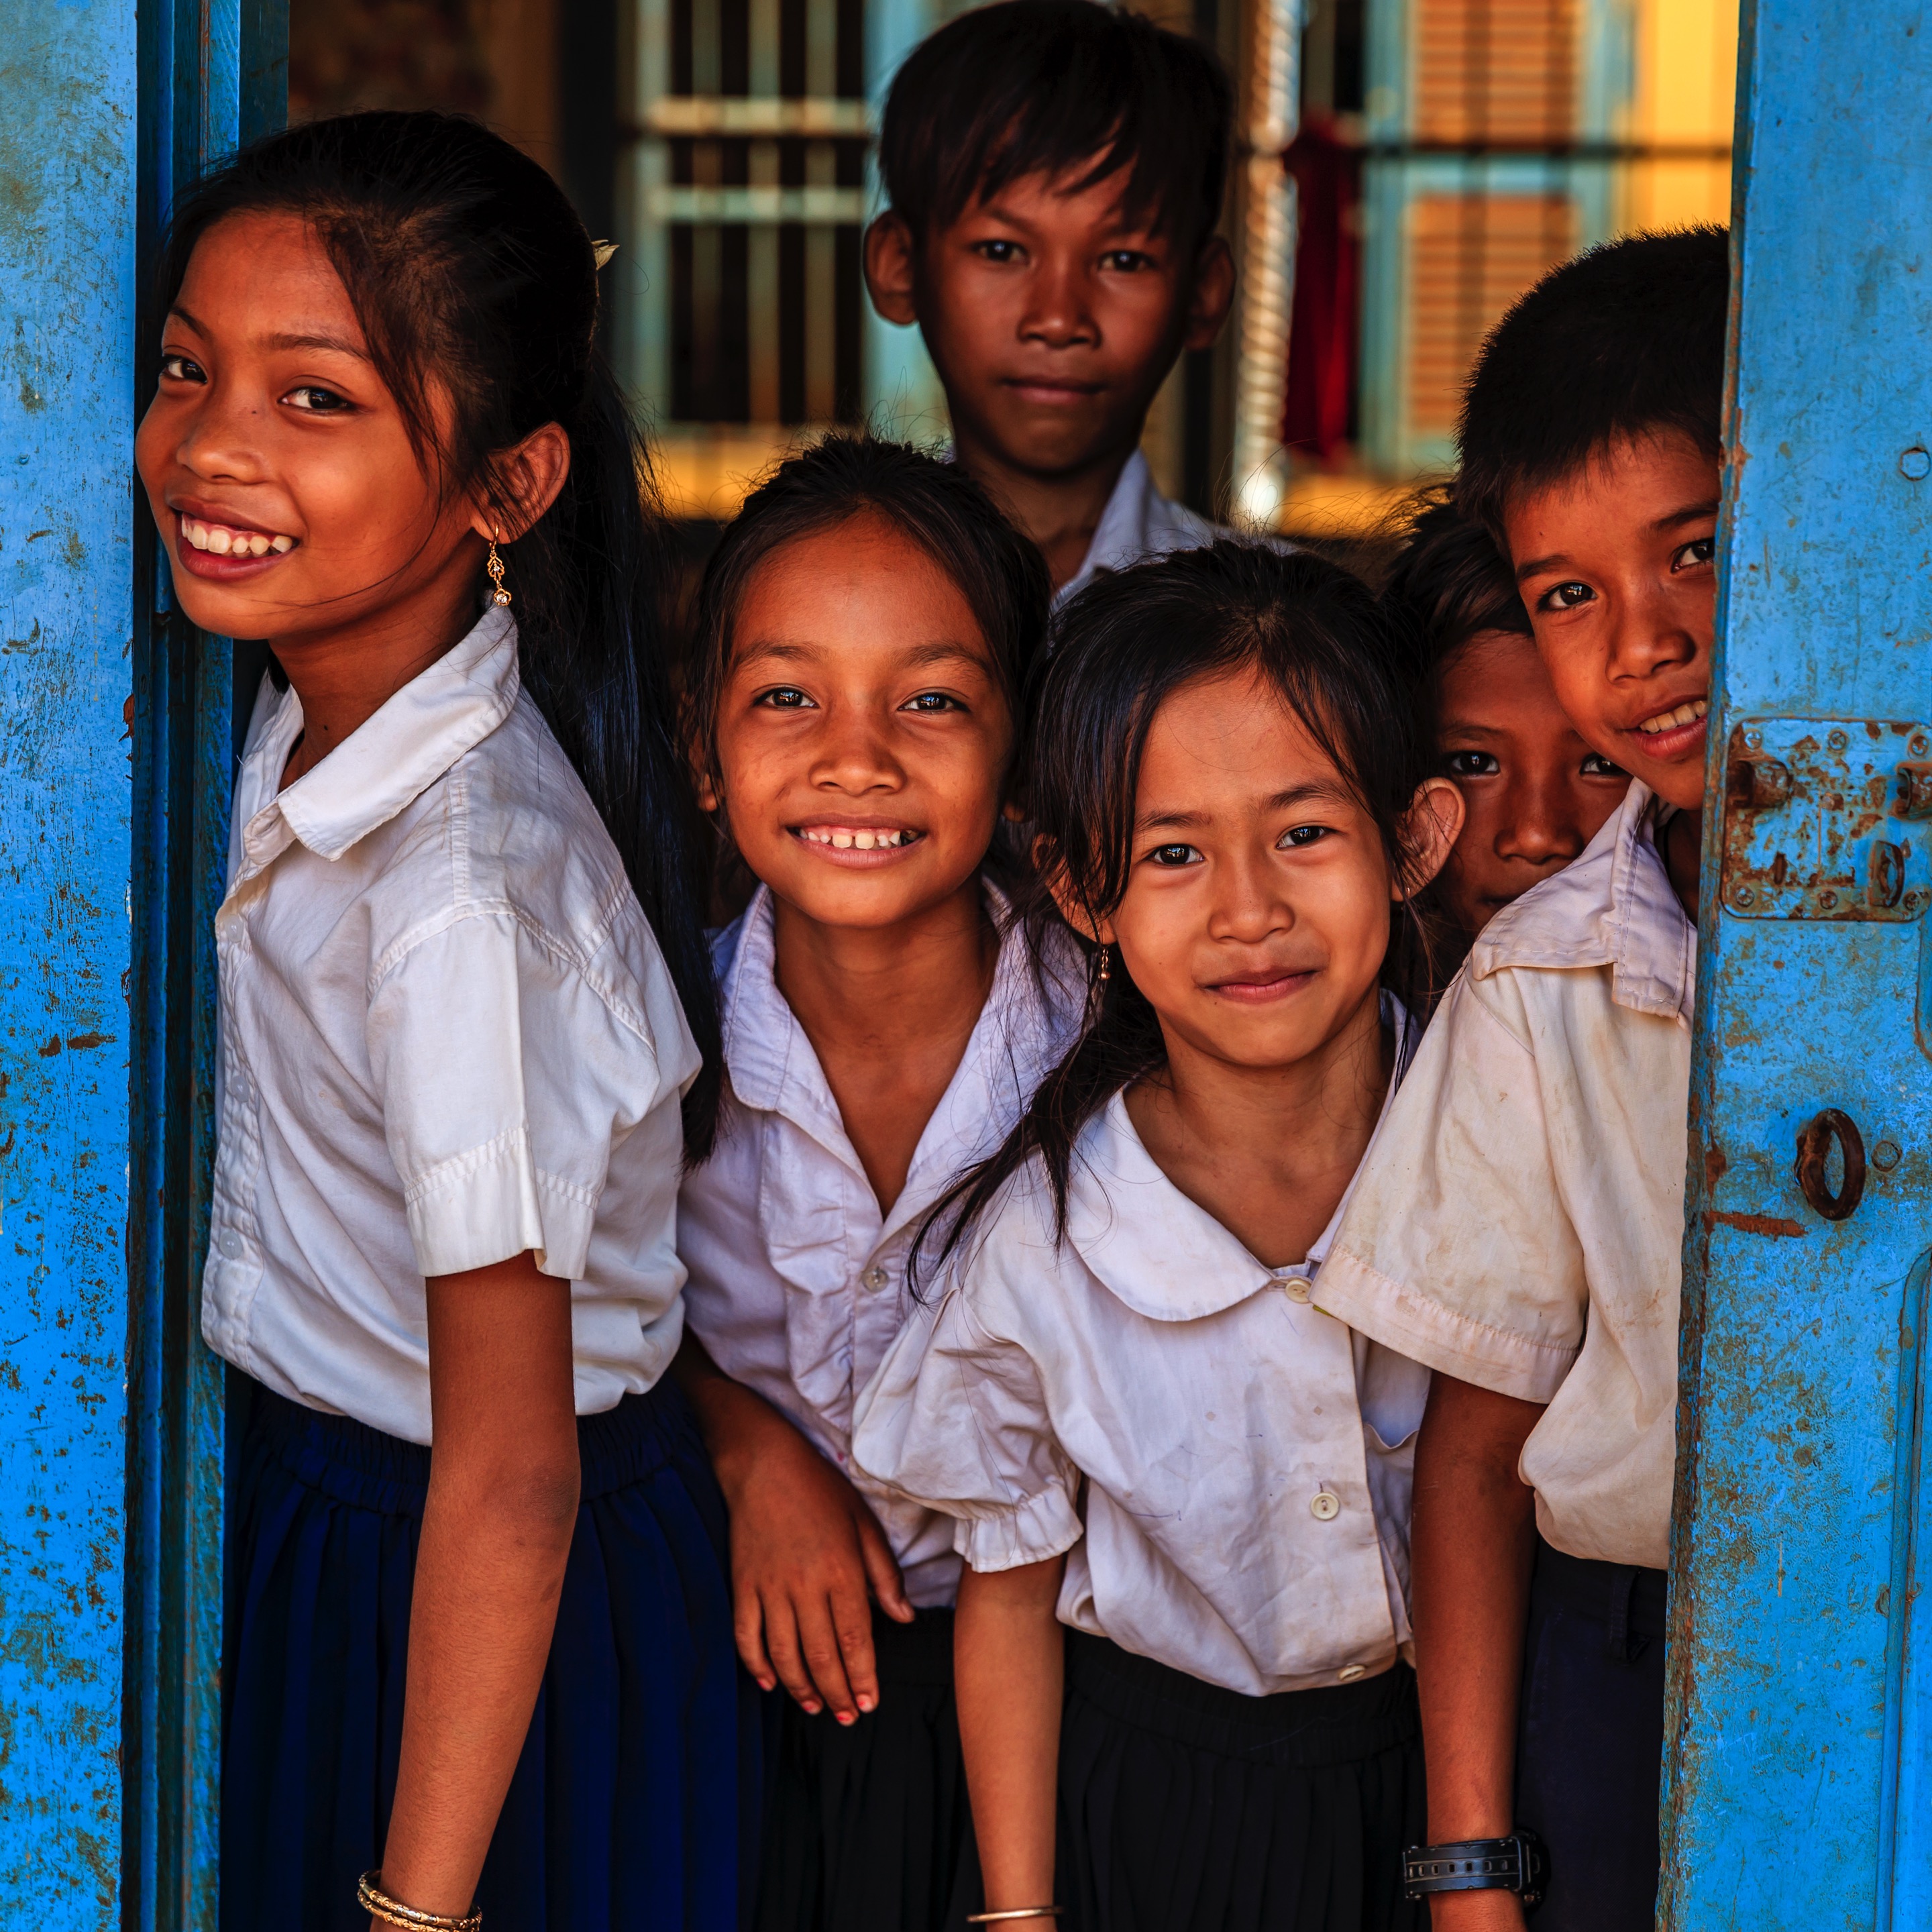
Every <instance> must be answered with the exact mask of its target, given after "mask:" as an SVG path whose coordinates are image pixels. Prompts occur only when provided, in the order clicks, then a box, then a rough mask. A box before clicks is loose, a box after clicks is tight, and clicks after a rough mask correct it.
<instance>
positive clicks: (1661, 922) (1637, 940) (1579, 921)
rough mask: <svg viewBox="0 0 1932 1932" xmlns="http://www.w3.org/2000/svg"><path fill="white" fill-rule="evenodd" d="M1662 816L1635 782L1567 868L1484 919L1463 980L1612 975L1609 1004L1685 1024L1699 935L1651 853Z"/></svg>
mask: <svg viewBox="0 0 1932 1932" xmlns="http://www.w3.org/2000/svg"><path fill="white" fill-rule="evenodd" d="M1668 817H1670V807H1669V806H1667V805H1665V804H1664V802H1663V801H1662V800H1661V799H1659V798H1658V796H1657V795H1656V793H1655V792H1653V791H1652V790H1650V789H1649V787H1647V786H1646V785H1644V784H1641V783H1640V781H1638V780H1637V779H1635V778H1633V779H1632V780H1631V788H1630V791H1629V793H1628V796H1626V797H1625V799H1624V802H1623V803H1622V805H1620V806H1619V807H1618V808H1617V810H1616V811H1615V812H1614V813H1613V814H1612V815H1611V816H1610V818H1609V819H1608V820H1607V821H1606V822H1605V823H1604V826H1603V829H1601V831H1600V832H1598V834H1597V835H1596V837H1595V838H1593V839H1592V840H1591V841H1590V843H1589V845H1588V846H1587V847H1586V848H1585V850H1584V851H1583V856H1581V857H1580V858H1579V859H1577V860H1576V861H1575V862H1574V863H1573V864H1571V865H1566V866H1565V868H1564V869H1563V870H1562V871H1560V872H1558V873H1556V874H1553V876H1552V877H1550V878H1547V879H1545V880H1544V881H1543V882H1542V883H1541V885H1537V886H1532V887H1531V888H1530V889H1529V891H1528V892H1525V893H1524V894H1523V896H1522V898H1520V899H1517V900H1516V901H1514V903H1512V904H1509V905H1507V906H1505V907H1504V908H1503V909H1502V911H1501V912H1499V913H1497V914H1496V917H1495V918H1494V919H1491V920H1490V922H1489V924H1488V925H1487V926H1485V927H1484V929H1483V931H1482V933H1481V936H1480V937H1479V938H1478V939H1477V941H1476V943H1475V945H1474V946H1473V947H1471V949H1470V951H1469V972H1470V974H1471V977H1473V978H1475V979H1478V980H1481V979H1487V977H1489V975H1490V974H1492V973H1499V972H1501V971H1503V970H1504V969H1505V968H1506V967H1511V966H1538V967H1556V968H1574V967H1590V966H1608V967H1610V968H1611V974H1610V997H1611V998H1612V999H1613V1001H1615V1002H1616V1004H1618V1005H1619V1006H1620V1007H1628V1008H1629V1009H1630V1010H1631V1011H1632V1012H1633V1013H1655V1014H1657V1015H1659V1016H1663V1017H1667V1018H1672V1019H1681V1020H1682V1022H1684V1023H1685V1025H1687V1026H1688V1025H1689V1024H1690V1021H1691V1007H1692V1005H1693V1003H1694V1000H1695V998H1696V995H1697V928H1696V927H1695V926H1693V925H1692V924H1691V922H1690V920H1689V919H1687V918H1686V917H1685V913H1684V908H1683V907H1682V905H1681V904H1679V902H1678V898H1677V894H1676V892H1675V890H1674V889H1673V888H1672V886H1671V883H1670V874H1668V873H1667V871H1665V869H1664V859H1663V856H1662V855H1661V853H1659V852H1658V849H1657V839H1656V829H1657V827H1658V826H1659V825H1661V823H1664V820H1666V819H1667V818H1668Z"/></svg>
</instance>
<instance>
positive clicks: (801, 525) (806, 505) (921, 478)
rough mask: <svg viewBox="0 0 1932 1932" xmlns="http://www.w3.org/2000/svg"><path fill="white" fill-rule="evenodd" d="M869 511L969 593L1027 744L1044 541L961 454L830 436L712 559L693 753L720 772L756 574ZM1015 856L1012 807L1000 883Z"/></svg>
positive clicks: (692, 676)
mask: <svg viewBox="0 0 1932 1932" xmlns="http://www.w3.org/2000/svg"><path fill="white" fill-rule="evenodd" d="M863 516H873V517H879V518H880V519H881V520H883V521H884V522H886V523H889V524H890V525H891V526H892V528H893V529H895V530H897V531H898V532H899V534H900V535H901V536H903V537H904V538H906V539H907V541H909V542H910V543H912V544H916V546H917V547H919V549H920V550H923V551H924V552H925V553H926V555H927V556H929V557H930V558H931V559H932V561H933V562H934V563H935V564H936V565H938V567H939V568H940V569H941V571H944V573H945V574H946V575H947V577H949V578H950V579H951V580H952V582H953V586H954V587H955V588H956V589H957V590H958V591H959V594H960V595H961V596H962V598H965V601H966V606H967V608H968V610H971V612H972V613H973V615H974V619H975V620H976V621H977V622H978V624H979V626H980V635H981V636H982V637H983V638H984V639H985V640H986V650H987V654H988V655H989V658H990V659H991V661H992V671H993V679H994V682H995V684H997V685H998V687H999V690H1000V694H1001V696H1002V697H1004V699H1005V700H1006V704H1007V715H1009V716H1010V718H1012V719H1013V731H1014V738H1015V744H1016V753H1017V747H1018V744H1019V739H1020V737H1021V736H1022V733H1023V732H1024V730H1025V694H1026V691H1027V688H1028V685H1029V684H1030V683H1031V681H1032V679H1033V674H1034V665H1035V663H1036V661H1037V658H1039V656H1040V653H1041V650H1042V647H1043V644H1044V642H1045V639H1046V618H1047V611H1048V608H1049V605H1050V604H1051V602H1052V594H1053V593H1052V580H1051V579H1050V578H1049V577H1048V574H1047V569H1046V562H1045V561H1044V560H1043V558H1042V557H1041V556H1040V552H1039V551H1038V550H1037V549H1036V548H1035V547H1034V545H1033V544H1031V543H1029V542H1028V541H1027V539H1026V538H1025V537H1023V536H1022V535H1020V533H1019V531H1018V530H1016V529H1014V527H1013V525H1012V524H1011V523H1009V522H1008V521H1007V519H1006V518H1005V517H1004V516H1002V515H1001V514H1000V511H999V508H998V506H997V505H995V502H993V499H992V497H990V496H988V495H987V494H986V491H985V490H983V489H982V488H981V487H980V485H979V484H977V483H976V482H974V480H973V478H971V477H970V476H969V475H967V473H966V472H965V470H963V469H961V468H960V467H959V465H958V464H957V463H942V462H940V461H939V460H938V459H937V458H934V457H931V456H929V455H926V454H925V453H924V452H922V451H921V450H919V449H914V448H913V446H911V445H910V444H909V443H891V442H888V441H886V440H884V439H883V438H882V437H871V436H828V437H823V438H822V439H821V440H820V441H819V442H817V443H814V444H813V445H812V446H811V447H810V448H809V449H805V450H803V451H802V452H799V454H798V455H796V456H793V457H791V458H788V459H787V460H786V461H784V463H780V464H779V465H778V468H777V469H775V470H774V471H773V472H772V474H771V475H769V477H767V478H766V479H765V481H763V483H761V484H760V485H759V486H758V487H757V489H755V490H753V491H752V492H751V494H750V495H749V496H747V497H746V498H745V502H744V507H743V508H742V509H740V510H739V512H738V514H737V517H736V520H734V521H733V523H732V525H731V526H730V529H727V531H726V532H724V536H723V537H722V538H721V539H720V540H719V542H718V547H717V548H716V549H715V550H713V551H712V553H711V561H710V562H709V564H708V565H706V569H705V572H704V582H703V587H702V588H701V589H700V591H699V592H698V600H697V627H696V630H697V634H696V637H695V640H694V645H693V648H692V651H691V659H690V663H689V668H688V677H687V684H686V696H685V702H686V705H687V707H688V730H689V735H690V737H691V743H692V751H693V755H694V757H695V758H696V759H697V761H698V763H700V765H701V766H703V768H704V769H706V770H707V771H708V772H709V773H710V774H711V775H712V781H713V782H714V783H715V782H717V781H718V702H719V700H720V697H721V695H722V693H723V691H724V683H725V680H726V679H727V677H728V676H730V670H731V660H732V654H733V628H734V626H735V625H736V622H737V617H738V610H739V606H740V605H741V604H742V603H743V601H744V598H745V591H746V590H747V589H748V588H749V586H750V585H751V580H752V579H753V578H754V577H755V576H756V575H757V573H758V571H760V568H763V565H765V564H766V562H768V561H769V559H771V557H772V556H773V555H774V554H775V553H777V552H778V551H779V550H782V549H784V547H785V546H786V545H787V544H791V543H795V542H796V541H798V540H799V538H802V537H808V536H815V535H819V534H820V533H821V532H824V531H826V530H832V529H838V527H839V526H841V525H842V524H844V523H850V522H851V521H852V520H853V519H854V518H855V517H863ZM719 795H720V799H721V804H722V809H721V811H720V813H719V829H720V831H721V832H722V833H724V835H726V836H727V837H728V835H729V831H730V802H729V801H728V800H727V799H724V798H723V787H722V786H721V784H720V785H719ZM1017 856H1018V855H1017V852H1016V843H1015V841H1014V839H1013V834H1012V829H1011V827H1010V826H1009V824H1008V823H1007V821H1006V820H1004V819H1002V820H1001V821H1000V823H999V825H998V828H997V829H996V830H995V834H994V840H993V847H992V851H991V852H990V853H989V855H988V857H989V861H990V862H991V865H992V870H993V871H994V872H995V875H996V877H997V878H998V882H999V883H1001V885H1003V886H1011V885H1012V884H1013V883H1015V882H1016V876H1017V871H1018V865H1017Z"/></svg>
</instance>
